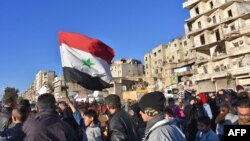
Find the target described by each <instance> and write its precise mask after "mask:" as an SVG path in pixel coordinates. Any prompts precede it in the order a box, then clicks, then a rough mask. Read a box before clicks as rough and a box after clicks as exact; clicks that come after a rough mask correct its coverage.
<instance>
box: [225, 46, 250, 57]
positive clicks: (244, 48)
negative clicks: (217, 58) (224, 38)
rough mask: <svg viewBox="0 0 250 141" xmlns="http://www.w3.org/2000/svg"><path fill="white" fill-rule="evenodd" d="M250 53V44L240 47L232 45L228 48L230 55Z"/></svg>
mask: <svg viewBox="0 0 250 141" xmlns="http://www.w3.org/2000/svg"><path fill="white" fill-rule="evenodd" d="M246 53H250V47H249V46H239V47H232V48H230V49H229V50H228V54H229V56H236V55H241V54H246Z"/></svg>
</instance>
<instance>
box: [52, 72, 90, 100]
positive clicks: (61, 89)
mask: <svg viewBox="0 0 250 141" xmlns="http://www.w3.org/2000/svg"><path fill="white" fill-rule="evenodd" d="M53 90H54V92H53V94H54V96H55V98H56V100H61V99H64V98H66V93H68V95H70V94H71V93H75V94H78V95H81V94H84V95H87V94H90V93H92V91H88V90H87V89H85V88H83V87H82V86H80V85H78V84H76V83H66V82H65V81H64V77H63V76H57V77H56V78H55V80H54V82H53Z"/></svg>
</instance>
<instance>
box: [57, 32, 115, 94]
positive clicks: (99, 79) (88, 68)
mask: <svg viewBox="0 0 250 141" xmlns="http://www.w3.org/2000/svg"><path fill="white" fill-rule="evenodd" d="M59 43H60V53H61V60H62V67H63V74H64V79H65V81H66V82H73V83H78V84H80V85H81V86H83V87H85V88H87V89H89V90H102V89H104V88H107V87H108V86H109V83H110V82H111V80H112V75H111V72H110V64H111V61H112V59H113V57H114V55H115V53H114V51H113V49H112V48H110V47H109V46H107V45H106V44H104V43H103V42H101V41H100V40H97V39H93V38H90V37H87V36H85V35H82V34H77V33H71V32H60V33H59Z"/></svg>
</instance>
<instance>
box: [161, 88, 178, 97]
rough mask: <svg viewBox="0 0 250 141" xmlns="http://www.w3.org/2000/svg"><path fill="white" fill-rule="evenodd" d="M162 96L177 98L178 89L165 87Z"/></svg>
mask: <svg viewBox="0 0 250 141" xmlns="http://www.w3.org/2000/svg"><path fill="white" fill-rule="evenodd" d="M164 96H165V98H166V99H168V98H174V99H177V98H178V89H165V91H164Z"/></svg>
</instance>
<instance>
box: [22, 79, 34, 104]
mask: <svg viewBox="0 0 250 141" xmlns="http://www.w3.org/2000/svg"><path fill="white" fill-rule="evenodd" d="M22 97H23V98H25V99H29V100H30V101H35V100H36V91H35V83H34V82H33V83H32V84H31V85H30V86H29V87H28V88H27V90H25V92H24V93H23V95H22Z"/></svg>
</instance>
